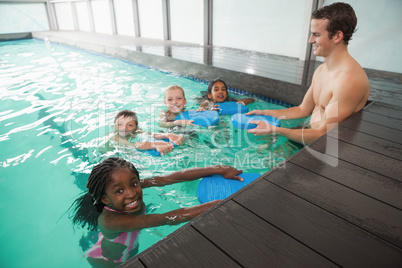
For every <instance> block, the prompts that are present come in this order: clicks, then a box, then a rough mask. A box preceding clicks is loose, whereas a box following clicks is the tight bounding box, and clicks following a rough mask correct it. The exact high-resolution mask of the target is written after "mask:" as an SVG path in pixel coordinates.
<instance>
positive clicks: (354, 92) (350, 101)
mask: <svg viewBox="0 0 402 268" xmlns="http://www.w3.org/2000/svg"><path fill="white" fill-rule="evenodd" d="M333 87H334V89H333V91H332V98H331V100H330V102H329V103H328V105H327V107H325V110H324V111H323V113H322V115H321V116H320V118H321V120H320V121H319V122H311V124H312V125H313V128H312V129H287V128H280V127H274V126H271V125H269V124H267V123H266V122H263V121H254V122H251V123H253V124H257V127H256V128H255V129H250V130H249V131H248V132H250V133H254V134H255V135H266V134H271V133H278V134H281V135H284V136H285V137H287V138H289V139H291V140H294V141H297V142H300V143H304V144H309V143H311V142H313V141H314V140H316V139H318V138H319V137H321V136H322V135H324V134H326V133H327V132H328V131H330V130H332V129H333V128H335V127H336V126H337V124H339V123H341V122H343V121H344V120H345V119H346V118H348V117H349V116H351V115H352V114H353V113H355V112H357V111H359V110H361V109H362V108H363V107H364V104H365V103H366V101H367V98H368V93H369V88H370V85H369V83H368V80H367V79H366V78H365V77H364V74H363V75H360V76H359V75H357V74H356V73H354V72H351V73H349V74H346V75H344V76H340V78H339V79H338V80H337V81H335V82H334V85H333ZM306 96H307V94H306ZM303 102H304V100H303ZM317 112H320V111H317Z"/></svg>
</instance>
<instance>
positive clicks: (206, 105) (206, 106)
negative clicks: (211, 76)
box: [196, 99, 217, 112]
mask: <svg viewBox="0 0 402 268" xmlns="http://www.w3.org/2000/svg"><path fill="white" fill-rule="evenodd" d="M216 109H217V105H215V102H214V101H212V100H209V99H204V100H202V101H201V103H200V107H198V109H197V110H196V111H197V112H199V111H205V110H216Z"/></svg>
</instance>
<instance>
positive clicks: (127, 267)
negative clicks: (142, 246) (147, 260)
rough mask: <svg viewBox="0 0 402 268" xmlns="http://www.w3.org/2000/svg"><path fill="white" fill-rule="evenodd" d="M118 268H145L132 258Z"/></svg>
mask: <svg viewBox="0 0 402 268" xmlns="http://www.w3.org/2000/svg"><path fill="white" fill-rule="evenodd" d="M119 268H145V266H144V265H142V263H141V262H140V261H139V260H138V259H137V258H135V257H134V258H133V259H129V260H128V261H126V262H125V263H123V264H120V266H119Z"/></svg>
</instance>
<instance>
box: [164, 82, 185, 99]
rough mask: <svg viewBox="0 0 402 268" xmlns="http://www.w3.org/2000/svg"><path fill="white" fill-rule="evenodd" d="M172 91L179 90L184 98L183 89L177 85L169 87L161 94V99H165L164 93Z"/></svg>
mask: <svg viewBox="0 0 402 268" xmlns="http://www.w3.org/2000/svg"><path fill="white" fill-rule="evenodd" d="M173 89H178V90H181V92H182V93H183V97H184V98H185V97H186V94H184V89H183V88H182V87H181V86H178V85H172V86H169V87H168V88H167V89H166V90H165V92H164V93H163V97H164V98H165V99H166V93H167V92H168V91H169V90H173Z"/></svg>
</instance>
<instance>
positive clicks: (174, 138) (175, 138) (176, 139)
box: [168, 120, 186, 145]
mask: <svg viewBox="0 0 402 268" xmlns="http://www.w3.org/2000/svg"><path fill="white" fill-rule="evenodd" d="M183 121H186V120H183ZM168 138H169V141H170V142H173V143H174V144H176V145H182V144H183V142H184V136H183V135H177V134H173V133H169V134H168Z"/></svg>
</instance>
